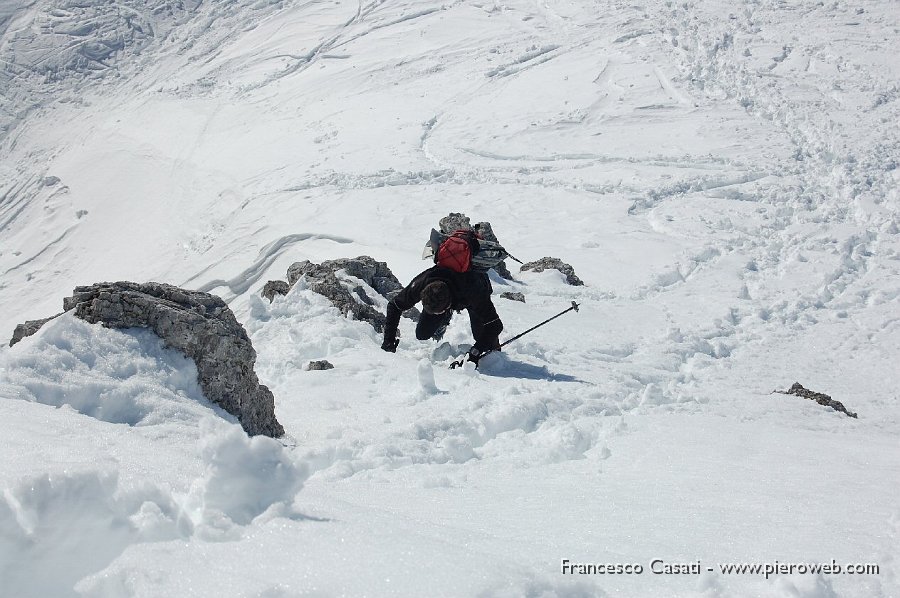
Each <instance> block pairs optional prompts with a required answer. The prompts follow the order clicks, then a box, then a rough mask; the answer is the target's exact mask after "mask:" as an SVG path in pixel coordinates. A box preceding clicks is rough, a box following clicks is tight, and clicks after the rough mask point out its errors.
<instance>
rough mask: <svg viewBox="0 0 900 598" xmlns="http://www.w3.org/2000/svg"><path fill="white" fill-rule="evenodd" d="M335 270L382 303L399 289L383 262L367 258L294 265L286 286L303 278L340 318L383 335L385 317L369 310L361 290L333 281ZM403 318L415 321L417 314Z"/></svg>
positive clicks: (371, 301) (368, 300)
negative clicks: (357, 281) (369, 289)
mask: <svg viewBox="0 0 900 598" xmlns="http://www.w3.org/2000/svg"><path fill="white" fill-rule="evenodd" d="M339 270H344V271H345V272H346V273H347V274H349V275H350V276H354V277H356V278H359V279H360V280H362V281H364V282H365V283H366V284H368V285H369V286H370V287H372V288H373V289H375V291H376V292H378V293H379V294H380V295H382V296H383V297H385V298H386V299H391V298H392V297H393V296H394V295H396V294H397V293H399V292H400V291H401V290H402V289H403V285H402V284H401V283H400V281H399V280H397V277H396V276H394V273H393V272H391V269H390V268H388V266H387V264H386V263H385V262H379V261H376V260H375V259H374V258H372V257H369V256H367V255H361V256H359V257H356V258H342V259H338V260H328V261H324V262H322V263H321V264H314V263H312V262H310V261H309V260H303V261H302V262H295V263H294V264H291V267H290V268H288V271H287V278H288V284H289V285H290V286H293V285H294V284H295V283H296V282H297V281H298V280H299V279H300V277H301V276H303V277H305V278H306V280H307V282H308V283H309V287H310V289H312V290H313V291H314V292H316V293H319V294H320V295H324V296H325V297H328V299H329V300H330V301H331V303H332V305H334V306H335V307H337V308H338V309H339V310H340V312H341V313H342V314H344V315H345V316H348V315H349V316H352V317H353V319H355V320H361V321H363V322H368V323H370V324H371V325H372V327H373V328H374V329H375V330H376V331H377V332H384V323H385V315H384V314H383V313H381V312H380V311H378V310H376V309H375V308H374V307H373V306H374V305H375V301H374V299H373V298H372V297H369V296H368V295H367V294H366V291H365V289H363V287H362V286H356V287H354V288H352V289H348V288H347V287H346V286H345V285H344V284H343V283H342V282H341V281H340V279H339V278H338V277H337V274H336V273H337V272H338V271H339ZM407 315H408V317H413V319H417V317H418V315H419V313H418V311H417V310H409V312H407Z"/></svg>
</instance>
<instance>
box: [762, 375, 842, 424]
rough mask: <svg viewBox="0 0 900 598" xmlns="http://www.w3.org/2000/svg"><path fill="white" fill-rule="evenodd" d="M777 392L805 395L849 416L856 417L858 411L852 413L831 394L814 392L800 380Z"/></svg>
mask: <svg viewBox="0 0 900 598" xmlns="http://www.w3.org/2000/svg"><path fill="white" fill-rule="evenodd" d="M775 392H777V393H779V394H783V395H794V396H798V397H803V398H804V399H809V400H811V401H815V402H816V403H818V404H819V405H823V406H825V407H831V408H832V409H834V410H835V411H840V412H841V413H845V414H847V415H848V416H849V417H853V418H856V417H857V414H856V413H851V412H850V411H848V410H847V408H846V407H844V404H843V403H841V402H840V401H835V400H834V399H832V398H831V397H830V396H828V395H826V394H822V393H821V392H814V391H812V390H809V389H808V388H803V385H802V384H800V383H799V382H794V384H793V385H791V387H790V388H789V389H787V390H776V391H775Z"/></svg>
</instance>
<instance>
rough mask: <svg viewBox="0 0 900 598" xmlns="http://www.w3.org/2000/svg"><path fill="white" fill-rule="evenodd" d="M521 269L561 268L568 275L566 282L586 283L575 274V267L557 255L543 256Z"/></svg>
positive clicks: (581, 284) (571, 283) (573, 284)
mask: <svg viewBox="0 0 900 598" xmlns="http://www.w3.org/2000/svg"><path fill="white" fill-rule="evenodd" d="M519 270H522V271H526V270H533V271H534V272H543V271H544V270H559V271H560V272H562V273H563V274H565V275H566V282H567V283H569V284H570V285H572V286H576V287H580V286H584V283H583V282H582V281H581V279H580V278H578V277H577V276H576V275H575V269H574V268H573V267H572V266H570V265H569V264H567V263H565V262H564V261H562V260H561V259H559V258H557V257H543V258H541V259H539V260H537V261H534V262H528V263H527V264H522V266H521V267H520V268H519Z"/></svg>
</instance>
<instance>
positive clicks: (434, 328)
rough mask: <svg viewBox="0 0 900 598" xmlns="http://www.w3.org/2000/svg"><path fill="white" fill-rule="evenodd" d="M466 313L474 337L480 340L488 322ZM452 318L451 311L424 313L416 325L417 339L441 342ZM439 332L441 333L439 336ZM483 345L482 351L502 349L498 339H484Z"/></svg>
mask: <svg viewBox="0 0 900 598" xmlns="http://www.w3.org/2000/svg"><path fill="white" fill-rule="evenodd" d="M466 311H468V312H469V323H470V324H471V326H472V335H473V336H474V337H475V338H478V337H480V336H481V331H482V329H483V328H484V325H485V324H486V323H487V322H482V321H481V319H480V318H479V317H478V316H477V315H475V314H473V313H472V312H471V311H469V310H466ZM452 317H453V312H452V311H451V310H449V309H448V310H447V311H445V312H444V313H442V314H437V315H435V314H429V313H427V312H424V311H423V312H422V315H421V316H419V323H418V324H417V325H416V338H417V339H419V340H420V341H424V340H427V339H429V338H434V339H435V340H440V339H441V337H443V336H444V329H446V328H447V325H448V324H449V323H450V318H452ZM438 332H440V334H439V335H438ZM483 343H484V347H481V348H482V349H494V350H499V349H500V341H499V339H498V338H497V337H494V338H490V339H484V341H483Z"/></svg>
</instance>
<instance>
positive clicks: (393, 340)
mask: <svg viewBox="0 0 900 598" xmlns="http://www.w3.org/2000/svg"><path fill="white" fill-rule="evenodd" d="M491 291H492V289H491V281H490V280H489V279H488V276H487V273H484V272H473V271H468V272H461V273H460V272H454V271H453V270H449V269H447V268H442V267H440V266H434V267H432V268H429V269H428V270H425V271H424V272H422V273H420V274H419V275H418V276H416V277H415V278H413V280H412V282H410V283H409V284H408V285H407V286H406V288H404V289H403V290H402V291H400V292H399V293H398V294H397V295H396V296H395V297H394V298H393V299H391V300H390V301H389V302H388V308H387V321H386V322H385V325H384V342H383V343H382V345H381V348H382V349H384V350H385V351H389V352H391V353H393V352H395V351H396V350H397V344H398V343H399V341H398V340H397V325H398V324H399V323H400V314H401V313H403V312H404V311H406V310H407V309H410V308H411V307H413V306H414V305H416V304H417V303H419V302H420V301H421V302H422V309H423V311H424V313H423V314H422V316H421V317H420V318H419V323H418V325H417V326H416V338H417V339H419V340H420V341H423V340H426V339H428V338H432V337H434V336H435V334H436V333H437V332H438V330H439V329H441V328H442V327H443V328H446V326H447V324H448V323H449V322H450V317H451V316H452V311H451V310H456V311H457V312H459V311H462V310H464V309H465V310H467V311H468V312H469V322H470V324H471V326H472V334H473V335H474V336H475V344H474V345H473V346H472V349H471V350H470V351H469V359H470V360H471V361H476V362H477V361H478V359H479V358H480V357H481V356H482V355H484V354H485V353H487V352H489V351H496V350H499V349H500V341H499V336H500V332H501V331H502V330H503V322H501V321H500V316H498V315H497V309H496V308H495V307H494V304H493V302H492V301H491ZM441 333H443V330H441Z"/></svg>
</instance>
